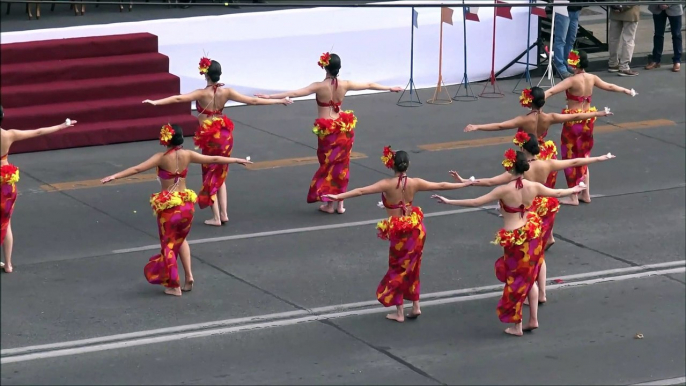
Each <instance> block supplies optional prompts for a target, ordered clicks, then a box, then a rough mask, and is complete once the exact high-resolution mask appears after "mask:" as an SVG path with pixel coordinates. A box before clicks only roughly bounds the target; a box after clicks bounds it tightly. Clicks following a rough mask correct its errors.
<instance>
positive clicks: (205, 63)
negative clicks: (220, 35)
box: [198, 56, 212, 75]
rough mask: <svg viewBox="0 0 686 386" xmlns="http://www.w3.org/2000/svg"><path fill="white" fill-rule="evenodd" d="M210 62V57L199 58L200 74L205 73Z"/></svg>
mask: <svg viewBox="0 0 686 386" xmlns="http://www.w3.org/2000/svg"><path fill="white" fill-rule="evenodd" d="M211 64H212V60H211V59H210V58H206V57H204V56H203V57H202V58H200V64H198V70H199V71H200V75H205V74H207V70H209V69H210V65H211Z"/></svg>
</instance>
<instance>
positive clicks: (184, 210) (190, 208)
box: [143, 189, 197, 288]
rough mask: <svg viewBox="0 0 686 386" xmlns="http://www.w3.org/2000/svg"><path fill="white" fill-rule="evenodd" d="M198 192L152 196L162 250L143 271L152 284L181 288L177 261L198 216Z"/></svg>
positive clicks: (186, 191) (164, 193)
mask: <svg viewBox="0 0 686 386" xmlns="http://www.w3.org/2000/svg"><path fill="white" fill-rule="evenodd" d="M196 200H197V196H196V195H195V192H193V191H192V190H190V189H186V190H185V191H184V192H167V191H162V192H160V193H156V194H153V195H152V197H151V198H150V205H151V206H152V208H153V212H154V213H155V215H157V228H158V231H159V235H160V245H161V247H162V251H161V253H160V254H157V255H155V256H153V257H151V258H150V261H149V262H148V264H146V265H145V268H143V273H144V275H145V278H146V279H147V280H148V282H149V283H150V284H161V285H163V286H165V287H167V288H178V287H179V286H180V284H179V269H178V266H177V264H176V258H177V256H178V255H179V250H180V249H181V244H183V242H184V240H186V237H187V236H188V233H189V232H190V231H191V225H192V224H193V214H194V213H195V202H196Z"/></svg>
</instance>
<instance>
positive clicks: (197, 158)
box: [188, 151, 252, 166]
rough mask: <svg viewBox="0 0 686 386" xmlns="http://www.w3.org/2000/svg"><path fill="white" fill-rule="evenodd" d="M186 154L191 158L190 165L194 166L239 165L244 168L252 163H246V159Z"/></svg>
mask: <svg viewBox="0 0 686 386" xmlns="http://www.w3.org/2000/svg"><path fill="white" fill-rule="evenodd" d="M188 153H189V154H190V155H191V157H190V161H191V163H194V164H222V165H228V164H240V165H243V166H245V165H249V164H251V163H252V162H250V161H248V160H247V159H243V158H232V157H220V156H211V155H204V154H200V153H196V152H194V151H189V152H188Z"/></svg>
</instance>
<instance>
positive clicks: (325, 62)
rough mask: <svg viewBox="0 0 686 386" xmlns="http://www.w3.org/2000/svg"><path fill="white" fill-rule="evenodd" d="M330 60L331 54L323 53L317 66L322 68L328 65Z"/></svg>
mask: <svg viewBox="0 0 686 386" xmlns="http://www.w3.org/2000/svg"><path fill="white" fill-rule="evenodd" d="M330 60H331V54H329V53H328V52H325V53H323V54H322V56H320V57H319V62H317V64H318V65H319V67H321V68H324V67H326V66H328V65H329V61H330Z"/></svg>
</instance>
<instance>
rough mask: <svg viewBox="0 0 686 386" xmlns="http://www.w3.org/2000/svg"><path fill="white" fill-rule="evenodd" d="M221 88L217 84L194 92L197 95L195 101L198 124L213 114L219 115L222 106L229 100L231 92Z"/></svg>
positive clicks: (220, 84) (219, 84) (222, 108)
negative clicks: (217, 113)
mask: <svg viewBox="0 0 686 386" xmlns="http://www.w3.org/2000/svg"><path fill="white" fill-rule="evenodd" d="M221 86H223V84H222V83H217V84H215V85H211V86H207V87H205V88H204V89H199V90H196V91H195V92H196V93H198V94H199V96H198V97H196V100H195V104H196V108H197V109H198V121H199V122H202V121H204V120H205V119H207V117H209V116H211V115H215V114H213V112H215V113H216V112H220V113H221V111H223V110H224V105H225V104H226V102H228V101H229V99H230V98H231V90H230V89H227V88H222V87H221ZM203 112H205V114H203Z"/></svg>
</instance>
